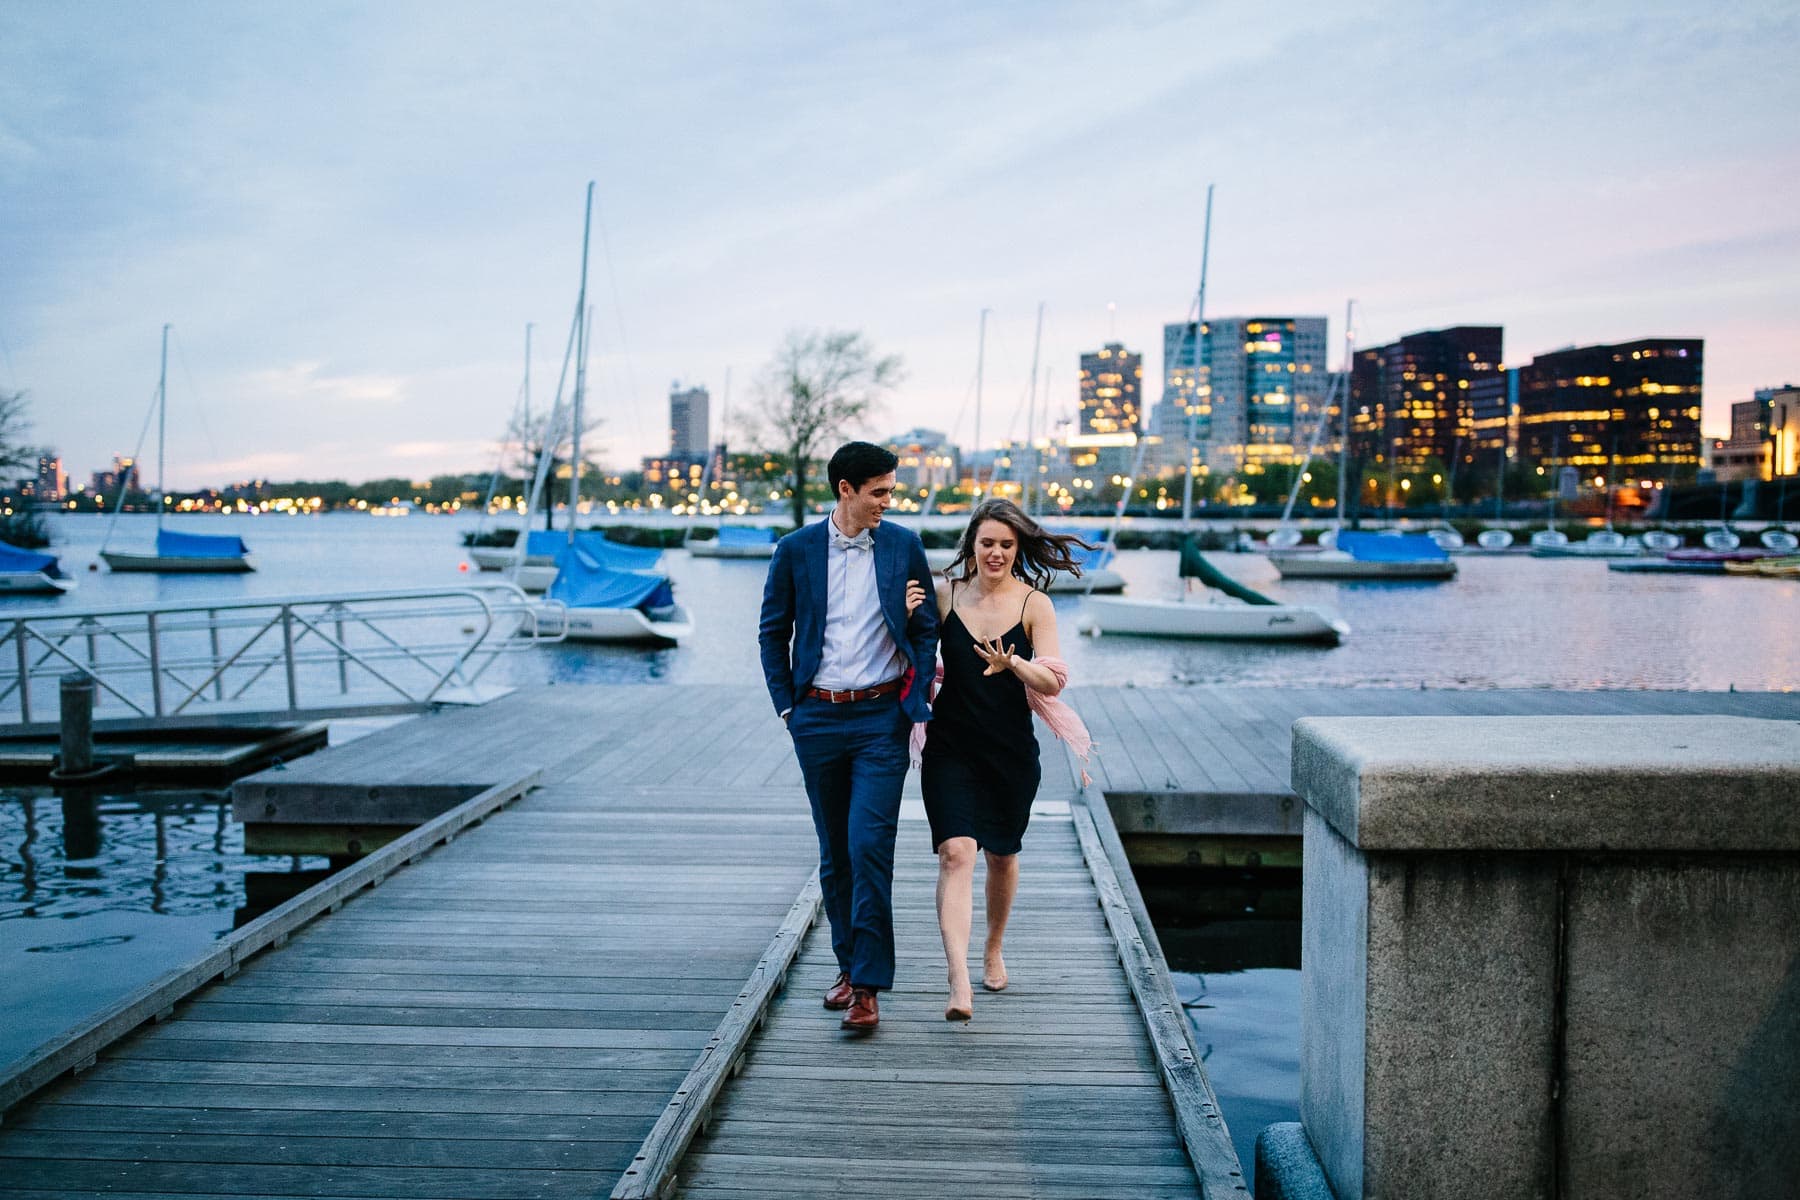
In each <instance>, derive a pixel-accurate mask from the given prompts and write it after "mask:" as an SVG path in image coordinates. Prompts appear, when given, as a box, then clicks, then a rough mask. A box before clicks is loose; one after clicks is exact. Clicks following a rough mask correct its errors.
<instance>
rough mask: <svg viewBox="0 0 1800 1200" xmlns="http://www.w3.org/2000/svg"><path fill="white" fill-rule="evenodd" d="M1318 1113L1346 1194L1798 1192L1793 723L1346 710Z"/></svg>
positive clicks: (1797, 794)
mask: <svg viewBox="0 0 1800 1200" xmlns="http://www.w3.org/2000/svg"><path fill="white" fill-rule="evenodd" d="M1293 777H1294V788H1295V791H1296V792H1297V793H1299V794H1300V795H1301V796H1302V797H1303V798H1304V799H1305V800H1306V802H1307V806H1308V811H1307V814H1306V831H1305V839H1306V846H1305V913H1304V918H1303V935H1302V936H1303V939H1304V954H1305V972H1304V976H1303V983H1302V1002H1301V1003H1302V1015H1301V1019H1302V1034H1301V1036H1302V1055H1301V1091H1302V1095H1301V1118H1302V1125H1303V1126H1304V1128H1305V1132H1306V1135H1307V1140H1308V1141H1309V1142H1310V1144H1311V1145H1312V1147H1313V1148H1314V1150H1315V1151H1316V1153H1317V1156H1318V1159H1319V1162H1320V1164H1321V1166H1322V1167H1323V1169H1324V1173H1325V1175H1326V1177H1327V1178H1328V1179H1329V1181H1330V1184H1331V1187H1332V1189H1333V1190H1334V1191H1335V1193H1336V1195H1337V1197H1338V1198H1339V1200H1351V1198H1352V1197H1360V1196H1381V1197H1413V1196H1418V1197H1428V1196H1429V1197H1441V1196H1458V1197H1486V1196H1493V1197H1509V1198H1510V1197H1529V1196H1543V1197H1552V1196H1554V1197H1559V1198H1568V1197H1590V1196H1593V1197H1611V1196H1621V1197H1623V1196H1631V1197H1661V1196H1671V1197H1672V1196H1678V1195H1679V1196H1686V1195H1690V1194H1693V1193H1695V1192H1699V1191H1705V1192H1707V1193H1709V1194H1720V1195H1725V1196H1774V1195H1784V1194H1795V1189H1796V1188H1797V1187H1800V1185H1797V1184H1796V1183H1795V1180H1796V1179H1800V1116H1797V1115H1796V1114H1797V1113H1800V1097H1796V1095H1795V1092H1796V1090H1797V1085H1800V726H1797V725H1795V724H1794V723H1792V722H1779V721H1754V720H1748V719H1743V718H1609V717H1595V718H1556V719H1539V718H1427V719H1417V718H1344V719H1336V718H1332V719H1307V720H1303V721H1301V722H1299V723H1297V724H1296V726H1295V730H1294V776H1293Z"/></svg>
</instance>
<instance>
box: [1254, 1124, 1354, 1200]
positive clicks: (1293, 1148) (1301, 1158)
mask: <svg viewBox="0 0 1800 1200" xmlns="http://www.w3.org/2000/svg"><path fill="white" fill-rule="evenodd" d="M1256 1195H1257V1197H1258V1200H1336V1197H1334V1196H1333V1195H1332V1194H1331V1185H1330V1184H1329V1183H1328V1182H1326V1179H1325V1171H1324V1169H1323V1168H1321V1167H1320V1166H1319V1160H1318V1158H1316V1157H1315V1156H1314V1155H1313V1149H1312V1144H1311V1143H1310V1142H1308V1141H1307V1140H1306V1128H1305V1127H1304V1126H1303V1125H1301V1124H1300V1122H1298V1121H1283V1122H1281V1123H1280V1124H1278V1125H1270V1126H1269V1127H1268V1128H1266V1129H1264V1130H1263V1131H1262V1132H1261V1133H1259V1134H1257V1135H1256Z"/></svg>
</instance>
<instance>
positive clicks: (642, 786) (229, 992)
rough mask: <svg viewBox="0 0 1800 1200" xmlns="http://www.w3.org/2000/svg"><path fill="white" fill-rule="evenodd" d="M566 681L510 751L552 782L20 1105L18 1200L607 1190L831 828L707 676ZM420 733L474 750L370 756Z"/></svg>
mask: <svg viewBox="0 0 1800 1200" xmlns="http://www.w3.org/2000/svg"><path fill="white" fill-rule="evenodd" d="M709 691H710V689H709ZM555 692H556V694H555V696H554V697H553V698H552V697H548V696H545V695H542V694H539V695H537V696H534V697H520V698H519V700H518V702H517V704H516V705H515V707H523V706H530V707H531V708H533V709H535V714H536V717H537V719H536V721H535V723H531V722H525V724H527V725H530V727H531V732H530V734H529V735H528V736H529V738H530V740H531V741H532V742H533V743H534V744H536V745H537V746H538V747H539V749H538V750H537V751H536V752H535V755H533V754H532V753H531V752H528V751H526V750H523V749H521V747H520V746H519V745H518V744H517V743H515V744H514V745H513V746H511V747H509V748H508V754H507V757H508V758H509V760H510V762H511V764H512V765H513V766H517V765H519V764H520V763H521V762H522V761H525V760H527V759H529V758H532V757H535V758H536V759H537V760H538V761H539V762H540V763H542V764H543V765H544V767H545V769H546V771H547V776H546V786H544V787H542V788H541V789H539V790H537V791H535V792H533V793H531V794H530V795H529V796H528V797H526V798H525V799H523V800H521V801H519V802H518V803H517V804H516V805H515V806H514V807H512V808H509V809H506V810H504V811H502V812H500V813H497V814H495V815H494V816H493V817H491V818H490V819H489V820H488V821H487V822H486V823H485V824H483V825H481V826H479V827H477V828H474V829H471V830H469V831H467V832H466V833H464V834H463V835H462V836H460V837H458V838H457V839H456V840H455V841H454V842H453V843H451V844H450V845H448V846H445V847H443V848H441V849H438V850H436V851H435V852H433V853H431V854H429V855H428V856H426V857H425V858H423V859H421V860H420V861H418V862H417V863H415V864H414V865H412V866H410V867H406V868H404V869H402V870H399V871H398V872H397V873H395V874H394V875H392V876H391V877H390V878H388V879H387V880H386V881H385V882H384V883H383V884H382V885H381V886H379V887H377V888H374V889H373V890H370V891H366V892H363V893H361V894H360V895H358V896H356V897H355V898H354V899H351V900H350V901H349V902H348V903H346V904H345V905H344V907H343V908H342V909H341V911H339V912H337V913H335V914H334V915H331V916H328V917H324V918H322V919H320V920H318V921H316V922H315V923H313V924H312V925H309V926H307V927H305V928H304V929H302V930H301V931H300V932H297V933H295V934H294V935H293V936H292V937H291V938H290V939H289V940H288V942H287V944H286V945H285V946H284V947H281V948H279V949H273V950H269V951H267V952H265V953H263V954H261V955H259V956H258V957H256V958H255V959H252V960H250V962H249V963H248V964H247V965H245V967H244V968H243V969H242V971H241V972H240V973H239V974H237V975H235V976H233V977H232V978H230V979H228V980H223V981H220V982H217V983H213V984H211V985H209V986H207V987H205V988H203V989H202V990H201V991H199V992H197V993H196V994H195V995H194V996H193V997H192V998H191V999H190V1000H188V1001H187V1002H185V1003H183V1004H181V1005H179V1006H177V1008H176V1009H175V1012H174V1013H173V1015H172V1016H171V1017H170V1018H169V1019H167V1020H165V1021H163V1022H161V1023H159V1024H156V1025H154V1026H147V1027H145V1028H144V1029H142V1030H141V1031H140V1032H138V1033H137V1034H135V1035H133V1036H130V1037H128V1038H126V1039H125V1040H123V1041H121V1042H119V1043H118V1044H117V1045H116V1046H114V1047H113V1048H112V1049H111V1050H109V1051H107V1052H105V1053H102V1054H101V1055H100V1057H99V1060H98V1062H97V1063H96V1064H95V1065H94V1066H93V1067H92V1068H90V1069H89V1070H87V1071H85V1072H83V1073H82V1074H79V1075H77V1076H74V1077H72V1078H65V1079H64V1080H62V1081H60V1082H59V1083H56V1084H53V1085H52V1086H51V1087H49V1088H47V1089H45V1090H44V1091H43V1092H40V1093H39V1094H38V1096H37V1097H36V1098H35V1099H34V1100H32V1101H30V1102H28V1103H26V1104H24V1105H22V1106H20V1107H19V1108H16V1109H14V1110H13V1111H12V1112H10V1113H8V1114H7V1116H6V1123H5V1125H4V1126H3V1127H0V1195H5V1196H12V1195H21V1196H23V1195H33V1196H46V1197H47V1196H57V1197H72V1196H77V1195H80V1196H89V1195H94V1194H97V1193H107V1194H120V1195H126V1194H130V1195H152V1194H155V1195H162V1194H182V1195H237V1196H264V1197H271V1196H345V1197H348V1196H369V1197H376V1196H381V1197H402V1196H420V1197H452V1196H456V1197H515V1196H517V1197H525V1196H569V1197H577V1196H579V1197H584V1198H585V1197H591V1196H593V1195H595V1194H601V1195H604V1194H605V1193H606V1192H607V1191H609V1190H610V1189H611V1187H612V1185H613V1183H614V1181H615V1180H616V1179H617V1178H618V1177H619V1175H620V1174H621V1172H622V1171H623V1170H624V1168H625V1166H626V1164H627V1163H628V1162H629V1161H630V1159H631V1157H632V1155H633V1153H634V1152H635V1151H636V1149H637V1148H638V1145H639V1143H640V1142H641V1141H642V1139H643V1137H644V1135H645V1134H646V1133H647V1132H648V1131H649V1129H650V1128H651V1125H652V1123H653V1122H654V1120H655V1118H656V1116H657V1114H658V1113H659V1112H660V1110H661V1109H662V1107H663V1105H664V1104H665V1103H666V1101H667V1098H668V1096H669V1094H670V1092H671V1091H672V1090H673V1089H674V1088H675V1087H676V1086H677V1085H678V1084H679V1083H680V1081H681V1079H682V1078H683V1076H684V1075H685V1073H686V1072H687V1070H688V1068H689V1066H690V1065H691V1064H692V1062H693V1061H694V1058H695V1055H696V1054H697V1053H698V1051H699V1050H700V1048H701V1047H702V1046H703V1045H704V1044H705V1043H706V1041H707V1039H708V1037H709V1036H710V1034H711V1032H712V1030H713V1028H714V1026H715V1025H717V1024H718V1021H719V1017H720V1015H721V1014H722V1013H723V1012H725V1011H726V1010H727V1009H728V1008H729V1007H730V1006H731V1004H732V1001H733V998H734V997H735V996H736V995H737V992H738V989H739V987H740V986H741V984H742V982H743V980H744V977H745V975H746V973H747V972H748V971H749V970H750V969H751V967H753V966H754V965H755V962H756V960H757V955H758V954H759V953H760V951H761V950H762V948H763V946H764V944H765V943H766V942H767V940H768V937H769V932H770V930H771V929H773V928H774V927H775V926H776V925H777V924H778V923H780V921H781V919H782V916H783V914H784V913H785V912H786V911H787V909H788V907H789V905H790V904H791V903H792V901H793V898H794V895H795V893H796V891H797V890H798V889H799V888H800V887H801V885H802V884H803V883H804V882H805V881H806V880H807V879H808V877H809V876H810V874H811V872H812V869H813V866H814V865H815V859H816V843H815V841H814V838H813V833H812V825H811V819H810V817H809V816H808V815H807V811H806V807H805V800H804V797H803V796H802V797H800V798H799V800H798V802H796V795H797V793H798V784H799V775H798V770H797V768H790V770H791V780H790V781H789V782H788V783H787V785H786V786H783V787H779V788H769V787H767V786H765V785H764V781H765V779H766V777H767V775H768V774H769V768H768V764H769V763H770V761H772V756H769V755H765V754H763V753H760V752H761V751H762V750H763V748H764V747H765V746H766V745H767V744H768V743H771V742H776V741H777V738H778V734H779V724H778V722H776V720H775V718H774V716H773V714H770V713H768V711H767V706H766V705H763V706H761V707H760V708H747V707H745V706H742V705H739V706H736V708H735V711H734V712H729V713H724V712H722V713H718V714H715V715H714V717H713V719H711V720H709V721H707V722H704V723H693V722H689V721H686V720H678V719H677V718H678V717H679V716H680V715H681V711H683V710H685V708H686V706H691V705H693V704H694V703H695V702H696V701H697V700H698V699H700V698H699V697H697V696H696V695H695V694H693V692H691V691H689V692H686V693H678V692H673V691H671V690H670V689H662V688H643V689H606V690H599V689H594V690H588V689H555ZM534 701H535V703H534ZM478 715H479V714H470V713H452V714H446V715H444V716H442V717H439V718H435V719H434V720H436V721H439V722H443V723H444V724H446V725H451V726H452V727H454V726H455V725H460V724H465V723H466V722H468V721H469V720H470V719H471V718H473V717H476V716H478ZM500 715H501V716H509V714H506V713H502V714H500ZM552 718H554V719H552ZM422 730H430V731H431V732H432V733H433V734H434V736H433V738H432V745H433V746H434V747H435V749H436V753H437V755H438V756H439V758H440V759H442V760H443V761H444V762H445V763H446V764H448V763H451V762H466V761H468V760H469V759H470V758H471V757H475V756H472V755H471V754H470V753H469V747H471V746H473V745H478V744H479V743H478V742H476V741H474V740H470V739H468V738H465V737H458V738H450V739H444V738H441V737H439V736H436V735H437V733H438V727H436V726H434V725H433V723H432V722H431V721H425V722H411V723H408V724H407V725H403V726H398V727H396V728H395V729H392V730H388V731H384V732H382V733H380V734H376V735H372V736H371V737H370V738H367V739H364V740H363V741H361V742H358V743H353V745H352V747H346V750H348V749H352V748H355V747H361V749H360V750H359V752H358V753H359V756H360V757H362V758H364V759H370V758H379V757H380V752H381V742H382V741H385V742H387V743H388V744H389V746H390V748H393V747H397V746H401V745H403V744H405V743H406V739H408V737H409V731H410V733H411V734H413V735H416V734H417V733H419V732H420V731H422ZM631 730H651V731H660V732H658V733H654V734H653V735H652V736H650V737H643V736H629V735H628V734H627V732H626V731H631ZM371 744H373V745H371ZM371 750H373V751H374V752H375V753H374V754H373V755H371ZM788 758H789V760H790V763H791V759H792V755H791V754H789V756H788ZM407 761H408V762H409V767H408V769H409V770H411V771H414V772H427V771H430V770H431V769H432V767H431V763H430V762H429V761H428V760H425V759H423V758H420V759H416V760H415V759H408V760H407ZM776 773H777V774H779V773H780V772H779V771H777V772H776ZM426 777H427V778H429V776H426ZM366 782H367V780H366V779H365V783H366Z"/></svg>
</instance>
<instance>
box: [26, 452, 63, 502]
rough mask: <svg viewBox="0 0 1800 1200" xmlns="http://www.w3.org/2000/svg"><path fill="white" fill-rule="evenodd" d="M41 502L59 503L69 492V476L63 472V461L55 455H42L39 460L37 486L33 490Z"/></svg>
mask: <svg viewBox="0 0 1800 1200" xmlns="http://www.w3.org/2000/svg"><path fill="white" fill-rule="evenodd" d="M32 492H33V494H34V495H35V496H36V497H37V498H38V499H39V500H47V501H49V502H51V503H59V502H60V501H61V500H62V498H63V497H64V496H66V495H68V492H69V476H68V475H67V474H66V473H65V472H64V471H63V463H62V459H60V458H58V457H57V456H56V455H54V454H40V455H38V460H37V484H36V486H35V487H34V488H33V489H32Z"/></svg>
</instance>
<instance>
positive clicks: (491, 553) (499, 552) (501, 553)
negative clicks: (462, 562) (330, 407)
mask: <svg viewBox="0 0 1800 1200" xmlns="http://www.w3.org/2000/svg"><path fill="white" fill-rule="evenodd" d="M514 557H515V552H514V550H513V548H512V547H511V546H471V547H469V561H470V562H472V563H474V564H475V566H476V567H477V568H478V569H480V570H483V571H504V570H506V568H508V567H510V566H512V565H513V558H514Z"/></svg>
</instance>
